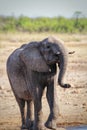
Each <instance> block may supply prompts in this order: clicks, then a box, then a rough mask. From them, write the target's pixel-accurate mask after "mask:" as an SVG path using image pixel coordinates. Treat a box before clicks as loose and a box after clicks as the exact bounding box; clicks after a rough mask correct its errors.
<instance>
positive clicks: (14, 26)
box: [0, 16, 87, 33]
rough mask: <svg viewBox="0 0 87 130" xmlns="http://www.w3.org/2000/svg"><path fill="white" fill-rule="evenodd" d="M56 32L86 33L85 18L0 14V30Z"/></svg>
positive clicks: (86, 21) (86, 19)
mask: <svg viewBox="0 0 87 130" xmlns="http://www.w3.org/2000/svg"><path fill="white" fill-rule="evenodd" d="M16 31H21V32H22V31H23V32H24V31H25V32H30V33H31V32H55V33H56V32H58V33H86V32H87V18H79V19H78V18H70V19H67V18H64V17H54V18H48V17H39V18H29V17H25V16H20V17H18V18H15V17H13V16H10V17H4V16H0V32H16Z"/></svg>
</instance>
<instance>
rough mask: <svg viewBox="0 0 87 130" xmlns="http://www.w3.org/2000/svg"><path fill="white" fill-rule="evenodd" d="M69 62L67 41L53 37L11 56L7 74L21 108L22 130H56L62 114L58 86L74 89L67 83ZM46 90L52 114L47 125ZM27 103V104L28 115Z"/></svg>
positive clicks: (29, 45)
mask: <svg viewBox="0 0 87 130" xmlns="http://www.w3.org/2000/svg"><path fill="white" fill-rule="evenodd" d="M67 63H68V52H67V50H66V48H65V46H64V44H63V42H62V41H61V40H59V39H57V38H55V37H53V36H49V37H47V38H45V39H43V40H42V41H34V42H30V43H27V44H24V45H22V46H21V47H20V48H18V49H16V50H15V51H14V52H12V54H11V55H10V56H9V57H8V60H7V75H8V79H9V82H10V85H11V88H12V90H13V93H14V96H15V98H16V101H17V103H18V105H19V108H20V112H21V119H22V126H21V129H25V128H26V129H28V130H31V129H33V130H45V129H46V128H49V129H53V130H56V127H57V126H56V123H57V118H58V114H59V112H58V104H57V90H56V86H57V85H59V86H60V87H62V88H70V87H71V85H70V84H68V83H67V84H65V83H64V80H63V79H64V75H65V72H66V68H67ZM45 88H46V98H47V102H48V105H49V109H50V113H49V116H48V119H47V121H46V123H45V124H44V123H43V113H42V96H43V92H44V89H45ZM25 103H27V111H26V116H25V111H24V109H25ZM33 105H34V115H33V111H32V106H33ZM32 115H33V116H34V117H33V116H32ZM33 118H34V119H33Z"/></svg>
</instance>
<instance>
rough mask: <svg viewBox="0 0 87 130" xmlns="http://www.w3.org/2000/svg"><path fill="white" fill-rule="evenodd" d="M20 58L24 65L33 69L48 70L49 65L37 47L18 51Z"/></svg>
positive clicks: (38, 70)
mask: <svg viewBox="0 0 87 130" xmlns="http://www.w3.org/2000/svg"><path fill="white" fill-rule="evenodd" d="M20 58H21V60H22V61H23V62H24V64H25V65H26V67H27V68H29V69H31V70H33V71H37V72H49V67H48V65H47V64H46V62H45V60H44V59H43V56H42V55H41V54H40V52H39V50H38V48H37V47H28V48H25V49H23V50H22V51H21V53H20Z"/></svg>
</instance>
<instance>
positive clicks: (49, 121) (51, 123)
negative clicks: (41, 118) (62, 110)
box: [45, 120, 57, 130]
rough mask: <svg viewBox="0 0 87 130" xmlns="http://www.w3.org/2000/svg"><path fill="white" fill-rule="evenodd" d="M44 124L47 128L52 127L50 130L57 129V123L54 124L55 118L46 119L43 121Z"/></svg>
mask: <svg viewBox="0 0 87 130" xmlns="http://www.w3.org/2000/svg"><path fill="white" fill-rule="evenodd" d="M45 126H46V127H47V128H49V129H52V130H56V129H57V125H56V120H48V121H47V122H46V123H45Z"/></svg>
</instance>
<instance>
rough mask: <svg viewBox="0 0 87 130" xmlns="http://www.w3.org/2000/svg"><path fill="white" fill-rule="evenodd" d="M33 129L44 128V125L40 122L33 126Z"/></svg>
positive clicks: (40, 129)
mask: <svg viewBox="0 0 87 130" xmlns="http://www.w3.org/2000/svg"><path fill="white" fill-rule="evenodd" d="M33 130H46V127H45V126H44V125H43V124H42V123H41V124H38V125H34V126H33Z"/></svg>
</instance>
